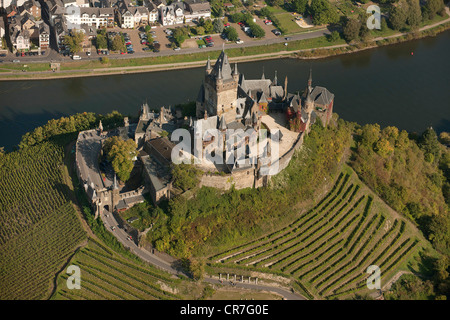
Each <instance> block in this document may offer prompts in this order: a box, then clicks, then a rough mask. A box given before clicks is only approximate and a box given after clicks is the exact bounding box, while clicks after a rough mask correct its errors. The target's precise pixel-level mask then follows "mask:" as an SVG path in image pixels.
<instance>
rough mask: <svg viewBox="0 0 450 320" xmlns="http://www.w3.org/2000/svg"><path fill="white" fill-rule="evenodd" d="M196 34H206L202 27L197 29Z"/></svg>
mask: <svg viewBox="0 0 450 320" xmlns="http://www.w3.org/2000/svg"><path fill="white" fill-rule="evenodd" d="M195 32H196V33H197V34H198V35H200V34H205V28H203V27H201V26H198V27H197V28H196V29H195Z"/></svg>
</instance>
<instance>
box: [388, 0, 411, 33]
mask: <svg viewBox="0 0 450 320" xmlns="http://www.w3.org/2000/svg"><path fill="white" fill-rule="evenodd" d="M405 7H406V4H405V2H401V3H399V4H398V6H396V7H392V9H391V12H390V16H389V22H390V23H391V26H392V29H394V30H401V29H403V28H404V27H405V25H406V20H407V18H408V16H407V10H406V9H405Z"/></svg>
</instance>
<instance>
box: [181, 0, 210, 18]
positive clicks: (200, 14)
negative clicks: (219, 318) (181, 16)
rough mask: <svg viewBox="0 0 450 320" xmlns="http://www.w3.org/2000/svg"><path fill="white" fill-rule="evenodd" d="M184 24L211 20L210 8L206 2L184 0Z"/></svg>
mask: <svg viewBox="0 0 450 320" xmlns="http://www.w3.org/2000/svg"><path fill="white" fill-rule="evenodd" d="M184 5H185V9H186V10H185V20H186V22H190V21H193V20H194V21H195V20H198V19H200V18H204V19H206V18H211V6H210V4H209V2H208V1H206V0H184Z"/></svg>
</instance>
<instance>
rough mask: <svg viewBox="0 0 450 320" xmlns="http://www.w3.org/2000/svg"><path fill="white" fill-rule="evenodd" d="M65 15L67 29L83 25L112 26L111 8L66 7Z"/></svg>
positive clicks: (112, 11)
mask: <svg viewBox="0 0 450 320" xmlns="http://www.w3.org/2000/svg"><path fill="white" fill-rule="evenodd" d="M65 17H66V19H67V22H68V23H69V24H68V29H69V30H71V29H74V28H79V27H82V26H84V25H86V26H89V27H91V26H95V28H100V27H108V26H110V27H112V26H114V9H113V8H86V7H81V8H79V9H75V8H74V9H72V8H67V9H66V13H65Z"/></svg>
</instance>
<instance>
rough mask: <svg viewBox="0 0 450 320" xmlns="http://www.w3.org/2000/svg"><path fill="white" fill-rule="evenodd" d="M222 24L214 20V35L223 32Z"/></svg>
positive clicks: (218, 20)
mask: <svg viewBox="0 0 450 320" xmlns="http://www.w3.org/2000/svg"><path fill="white" fill-rule="evenodd" d="M223 28H224V26H223V23H222V21H221V20H220V19H214V22H213V30H214V32H215V33H222V32H223Z"/></svg>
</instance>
